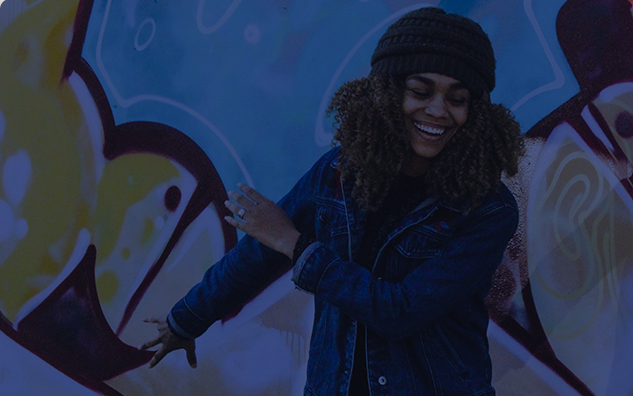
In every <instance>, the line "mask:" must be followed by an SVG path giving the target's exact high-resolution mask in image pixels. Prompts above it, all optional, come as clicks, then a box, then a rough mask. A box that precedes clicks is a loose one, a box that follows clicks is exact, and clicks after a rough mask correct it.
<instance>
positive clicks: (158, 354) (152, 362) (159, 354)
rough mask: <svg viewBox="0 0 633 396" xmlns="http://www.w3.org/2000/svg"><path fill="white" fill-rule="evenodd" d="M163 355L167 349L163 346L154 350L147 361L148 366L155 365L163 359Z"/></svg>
mask: <svg viewBox="0 0 633 396" xmlns="http://www.w3.org/2000/svg"><path fill="white" fill-rule="evenodd" d="M165 355H167V351H166V350H165V348H161V349H159V350H158V351H156V353H155V354H154V357H153V358H152V360H150V361H149V368H153V367H154V366H156V365H157V364H158V363H159V362H160V361H161V360H163V358H164V357H165Z"/></svg>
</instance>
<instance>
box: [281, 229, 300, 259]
mask: <svg viewBox="0 0 633 396" xmlns="http://www.w3.org/2000/svg"><path fill="white" fill-rule="evenodd" d="M299 236H301V233H299V231H297V230H293V232H292V233H290V234H289V236H288V237H287V238H285V240H284V241H283V242H282V244H281V248H280V250H279V251H280V252H281V253H283V254H285V255H286V256H288V258H290V259H291V260H292V257H293V255H294V251H295V246H296V245H297V241H298V240H299Z"/></svg>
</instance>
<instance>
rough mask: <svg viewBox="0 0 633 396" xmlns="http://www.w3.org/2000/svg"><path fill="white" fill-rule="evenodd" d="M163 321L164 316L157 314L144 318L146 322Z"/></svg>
mask: <svg viewBox="0 0 633 396" xmlns="http://www.w3.org/2000/svg"><path fill="white" fill-rule="evenodd" d="M162 321H163V318H159V317H156V316H151V317H149V318H145V319H143V322H145V323H161V322H162Z"/></svg>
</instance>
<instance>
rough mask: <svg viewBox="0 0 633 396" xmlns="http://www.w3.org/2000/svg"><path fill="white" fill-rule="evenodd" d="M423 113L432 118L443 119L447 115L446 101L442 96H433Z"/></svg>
mask: <svg viewBox="0 0 633 396" xmlns="http://www.w3.org/2000/svg"><path fill="white" fill-rule="evenodd" d="M424 112H425V113H426V114H428V115H430V116H433V117H438V118H440V117H444V116H445V115H446V114H447V110H446V101H445V100H444V98H443V97H442V95H435V96H433V97H432V98H431V99H430V100H429V102H428V103H427V106H426V108H425V109H424Z"/></svg>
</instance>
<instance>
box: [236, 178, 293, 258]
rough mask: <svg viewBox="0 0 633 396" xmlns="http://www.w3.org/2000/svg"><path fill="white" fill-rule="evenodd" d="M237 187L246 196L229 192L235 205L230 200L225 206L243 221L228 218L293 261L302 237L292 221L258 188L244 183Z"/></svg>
mask: <svg viewBox="0 0 633 396" xmlns="http://www.w3.org/2000/svg"><path fill="white" fill-rule="evenodd" d="M237 186H238V188H239V189H240V190H241V192H242V193H243V194H241V193H239V192H236V191H229V197H230V198H231V199H232V200H233V201H234V202H231V201H226V202H224V205H225V206H226V207H227V208H228V209H229V210H230V211H231V212H233V214H235V215H236V216H237V217H238V218H240V219H241V221H240V220H238V219H236V218H234V217H231V216H225V217H224V219H225V220H226V221H227V222H228V223H229V224H231V225H232V226H233V227H235V228H238V229H240V230H242V231H244V232H245V233H247V234H248V235H250V236H252V237H253V238H255V239H257V240H258V241H259V242H260V243H263V244H264V245H266V246H268V247H269V248H271V249H274V250H276V251H278V252H280V253H283V254H285V255H286V256H288V257H290V258H292V253H293V250H294V247H295V244H296V243H297V239H299V235H300V234H299V231H297V229H296V228H295V226H294V224H292V220H290V218H289V217H288V215H287V214H286V213H285V212H284V211H283V210H282V209H281V208H280V207H279V206H277V204H276V203H274V202H273V201H271V200H269V199H268V198H266V197H264V196H263V195H261V194H260V193H258V192H257V191H255V189H253V188H251V187H249V186H247V185H245V184H242V183H238V185H237Z"/></svg>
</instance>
